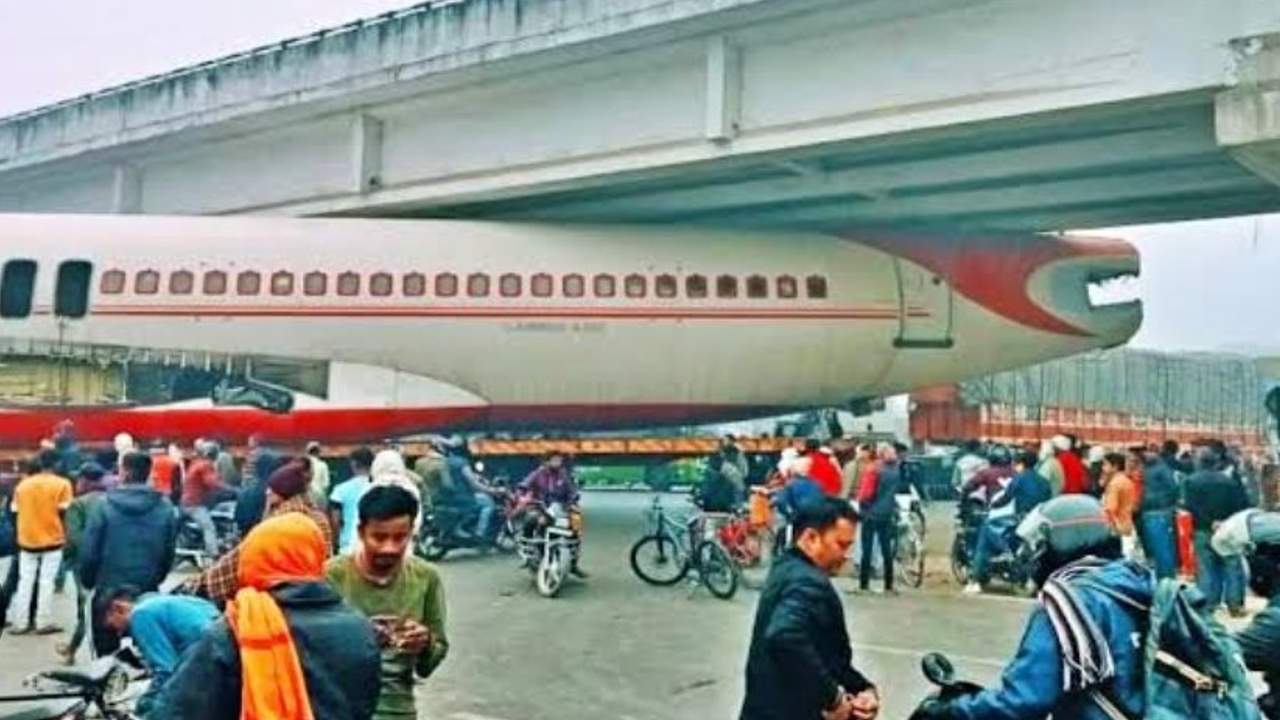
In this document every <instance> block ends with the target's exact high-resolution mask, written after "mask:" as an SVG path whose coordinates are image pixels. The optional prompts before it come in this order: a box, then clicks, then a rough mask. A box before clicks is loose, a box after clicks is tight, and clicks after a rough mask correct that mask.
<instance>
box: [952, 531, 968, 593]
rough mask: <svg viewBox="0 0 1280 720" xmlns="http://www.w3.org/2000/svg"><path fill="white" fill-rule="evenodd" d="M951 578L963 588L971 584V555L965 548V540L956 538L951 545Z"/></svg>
mask: <svg viewBox="0 0 1280 720" xmlns="http://www.w3.org/2000/svg"><path fill="white" fill-rule="evenodd" d="M951 576H952V577H954V578H955V579H956V582H958V583H960V585H961V586H964V585H968V584H969V553H968V551H967V550H966V549H965V546H964V538H962V537H960V536H956V539H955V542H953V543H951Z"/></svg>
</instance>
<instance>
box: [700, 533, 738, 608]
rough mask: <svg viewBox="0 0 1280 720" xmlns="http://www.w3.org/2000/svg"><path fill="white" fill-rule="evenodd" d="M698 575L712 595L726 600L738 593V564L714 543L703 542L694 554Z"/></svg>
mask: <svg viewBox="0 0 1280 720" xmlns="http://www.w3.org/2000/svg"><path fill="white" fill-rule="evenodd" d="M696 557H697V563H698V575H699V577H700V579H701V580H702V584H703V585H706V586H707V590H710V591H711V594H712V595H715V596H716V597H718V598H720V599H721V600H728V599H729V598H731V597H733V594H734V593H736V592H737V591H738V564H737V563H735V562H734V561H733V559H732V558H730V557H729V553H727V552H725V551H724V548H722V547H720V546H719V545H717V544H716V543H713V542H711V541H710V540H704V541H703V542H702V544H701V545H699V546H698V551H697V553H696Z"/></svg>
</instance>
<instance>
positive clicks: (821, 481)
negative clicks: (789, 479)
mask: <svg viewBox="0 0 1280 720" xmlns="http://www.w3.org/2000/svg"><path fill="white" fill-rule="evenodd" d="M804 459H805V460H806V462H807V464H808V466H809V471H808V475H809V478H810V479H812V480H813V481H814V482H815V483H817V484H818V487H820V488H822V492H823V493H825V494H826V495H827V496H828V497H840V488H841V486H842V485H843V484H844V482H843V477H842V476H841V474H840V467H839V466H838V465H836V463H835V460H833V459H832V458H831V456H830V455H828V454H827V453H825V452H823V450H822V443H821V442H819V441H818V440H817V439H816V438H809V439H808V440H806V441H805V443H804Z"/></svg>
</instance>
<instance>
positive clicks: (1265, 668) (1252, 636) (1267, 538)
mask: <svg viewBox="0 0 1280 720" xmlns="http://www.w3.org/2000/svg"><path fill="white" fill-rule="evenodd" d="M1245 522H1246V523H1247V530H1248V535H1249V537H1248V544H1247V554H1248V559H1249V586H1250V588H1252V589H1253V591H1254V592H1255V593H1257V595H1258V596H1259V597H1261V598H1263V599H1265V600H1267V607H1266V608H1264V609H1263V610H1262V611H1261V612H1259V613H1258V614H1257V615H1254V616H1253V621H1252V622H1250V623H1249V626H1248V627H1246V628H1245V629H1244V630H1243V631H1241V632H1240V634H1239V635H1238V636H1236V639H1237V640H1239V641H1240V648H1241V649H1242V650H1243V651H1244V662H1245V665H1246V666H1248V668H1249V669H1250V670H1253V671H1254V672H1260V673H1262V677H1263V680H1264V681H1266V683H1267V693H1266V694H1265V695H1263V696H1262V697H1260V698H1258V704H1259V705H1260V706H1261V707H1262V712H1263V714H1264V715H1265V716H1266V717H1267V718H1268V720H1280V652H1277V648H1280V513H1274V512H1271V513H1264V512H1252V513H1250V514H1249V517H1248V518H1247V519H1246V521H1245ZM1216 539H1217V538H1216V537H1215V540H1216Z"/></svg>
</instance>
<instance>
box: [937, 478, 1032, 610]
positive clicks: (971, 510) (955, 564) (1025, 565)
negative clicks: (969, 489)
mask: <svg viewBox="0 0 1280 720" xmlns="http://www.w3.org/2000/svg"><path fill="white" fill-rule="evenodd" d="M986 520H987V509H986V506H985V504H984V503H982V502H981V501H978V500H973V499H964V500H961V501H960V505H959V507H958V508H957V509H956V535H955V539H954V540H953V541H952V543H951V574H952V576H953V577H955V580H956V582H957V583H959V584H960V585H961V586H964V585H967V584H968V583H969V581H970V580H971V579H972V578H971V577H970V571H969V569H970V568H971V567H972V566H973V556H974V553H975V552H977V549H978V534H979V533H980V532H981V530H982V525H983V523H985V522H986ZM988 568H989V571H990V575H991V577H992V578H993V579H997V580H1000V581H1002V582H1004V583H1007V584H1008V585H1010V586H1012V587H1014V588H1015V589H1018V590H1020V591H1022V592H1026V591H1027V589H1028V587H1029V582H1030V580H1031V564H1030V562H1029V560H1028V558H1027V556H1026V553H1025V552H1023V551H1022V549H1021V548H1019V549H1017V550H1015V551H1013V552H1005V553H1001V554H1000V555H997V556H994V557H992V558H990V565H989V566H988Z"/></svg>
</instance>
